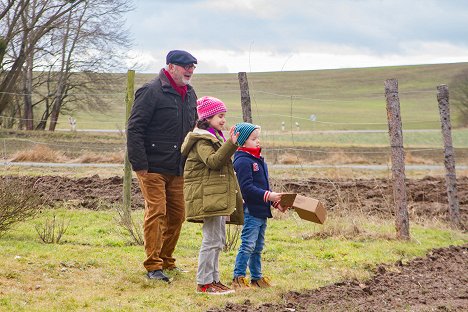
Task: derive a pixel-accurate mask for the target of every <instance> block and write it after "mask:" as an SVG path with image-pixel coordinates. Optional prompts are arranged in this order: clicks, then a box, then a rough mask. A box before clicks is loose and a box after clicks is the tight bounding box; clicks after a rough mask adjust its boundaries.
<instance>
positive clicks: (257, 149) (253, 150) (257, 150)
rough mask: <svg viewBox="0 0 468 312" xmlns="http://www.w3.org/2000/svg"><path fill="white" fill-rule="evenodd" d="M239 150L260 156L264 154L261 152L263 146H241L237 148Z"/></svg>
mask: <svg viewBox="0 0 468 312" xmlns="http://www.w3.org/2000/svg"><path fill="white" fill-rule="evenodd" d="M237 150H238V151H243V152H246V153H249V154H250V155H252V156H253V157H256V158H260V156H262V155H261V154H260V153H261V152H262V148H261V147H239V148H237Z"/></svg>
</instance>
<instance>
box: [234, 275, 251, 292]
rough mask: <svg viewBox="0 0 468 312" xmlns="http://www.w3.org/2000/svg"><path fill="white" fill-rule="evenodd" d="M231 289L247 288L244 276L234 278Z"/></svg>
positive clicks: (247, 284)
mask: <svg viewBox="0 0 468 312" xmlns="http://www.w3.org/2000/svg"><path fill="white" fill-rule="evenodd" d="M232 288H234V289H242V288H249V282H248V281H247V279H246V278H245V276H237V277H234V279H233V280H232Z"/></svg>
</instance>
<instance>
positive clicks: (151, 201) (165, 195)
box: [137, 173, 185, 272]
mask: <svg viewBox="0 0 468 312" xmlns="http://www.w3.org/2000/svg"><path fill="white" fill-rule="evenodd" d="M137 177H138V181H139V184H140V189H141V192H142V193H143V197H144V198H145V219H144V223H143V232H144V238H145V252H146V257H147V258H146V260H145V261H144V262H143V265H144V266H145V268H146V270H147V271H148V272H150V271H154V270H161V269H170V268H174V267H175V266H176V265H175V258H174V257H173V253H174V250H175V247H176V245H177V241H178V240H179V235H180V230H181V228H182V223H183V222H184V220H185V206H184V194H183V187H184V178H183V177H182V176H173V175H166V174H159V173H147V174H145V175H141V174H138V175H137Z"/></svg>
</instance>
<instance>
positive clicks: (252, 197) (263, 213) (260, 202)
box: [234, 151, 272, 218]
mask: <svg viewBox="0 0 468 312" xmlns="http://www.w3.org/2000/svg"><path fill="white" fill-rule="evenodd" d="M234 170H235V171H236V175H237V181H239V186H240V189H241V192H242V198H243V199H244V208H247V209H248V210H249V214H250V215H252V216H254V217H257V218H271V217H272V214H271V208H270V207H271V205H272V202H271V201H266V202H265V200H264V196H265V192H266V191H270V184H269V182H268V168H267V164H266V162H265V161H264V159H263V157H260V158H257V157H255V156H253V155H251V154H249V153H247V152H244V151H237V152H235V154H234Z"/></svg>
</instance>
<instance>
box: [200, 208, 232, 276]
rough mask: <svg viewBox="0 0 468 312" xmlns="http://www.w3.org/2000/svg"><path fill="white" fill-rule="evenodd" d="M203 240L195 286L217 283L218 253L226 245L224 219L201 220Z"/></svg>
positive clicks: (221, 217) (209, 218)
mask: <svg viewBox="0 0 468 312" xmlns="http://www.w3.org/2000/svg"><path fill="white" fill-rule="evenodd" d="M202 232H203V239H202V244H201V247H200V254H199V256H198V272H197V284H199V285H206V284H210V283H212V282H219V268H218V265H219V253H220V252H221V251H222V250H223V247H224V244H225V243H226V217H224V216H219V217H208V218H204V219H203V230H202Z"/></svg>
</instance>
